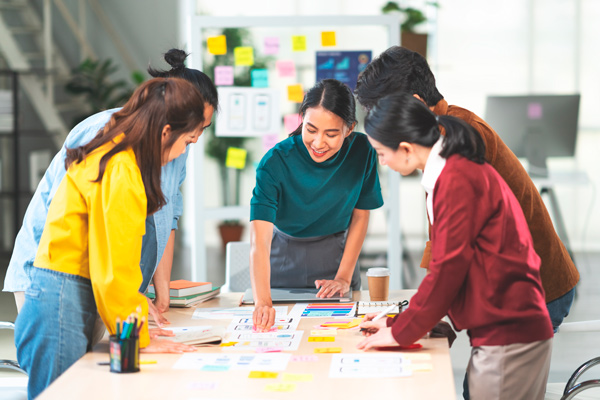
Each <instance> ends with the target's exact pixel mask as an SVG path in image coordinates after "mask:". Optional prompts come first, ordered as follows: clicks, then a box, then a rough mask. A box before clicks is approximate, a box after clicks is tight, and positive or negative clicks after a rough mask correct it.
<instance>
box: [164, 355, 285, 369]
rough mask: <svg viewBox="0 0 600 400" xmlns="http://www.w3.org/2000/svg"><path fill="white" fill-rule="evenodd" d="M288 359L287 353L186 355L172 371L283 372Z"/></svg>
mask: <svg viewBox="0 0 600 400" xmlns="http://www.w3.org/2000/svg"><path fill="white" fill-rule="evenodd" d="M290 357H291V354H289V353H262V354H258V353H254V354H251V353H186V354H183V355H182V356H181V357H180V358H179V360H177V362H176V363H175V364H174V365H173V369H192V370H202V371H229V370H250V371H284V370H285V369H286V368H287V364H288V362H289V360H290Z"/></svg>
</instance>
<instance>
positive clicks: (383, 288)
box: [367, 268, 390, 301]
mask: <svg viewBox="0 0 600 400" xmlns="http://www.w3.org/2000/svg"><path fill="white" fill-rule="evenodd" d="M367 279H368V281H369V296H370V298H371V301H386V300H387V299H388V296H389V293H390V270H389V269H387V268H369V269H368V270H367Z"/></svg>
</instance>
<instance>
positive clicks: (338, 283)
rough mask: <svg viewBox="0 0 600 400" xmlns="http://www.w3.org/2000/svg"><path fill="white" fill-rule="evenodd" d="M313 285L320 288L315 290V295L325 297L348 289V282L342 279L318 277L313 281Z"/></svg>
mask: <svg viewBox="0 0 600 400" xmlns="http://www.w3.org/2000/svg"><path fill="white" fill-rule="evenodd" d="M315 287H316V288H317V289H320V290H319V291H318V292H317V297H321V298H327V297H333V296H335V295H336V294H338V293H339V295H340V296H342V295H343V294H344V293H347V292H348V291H349V290H350V283H349V282H346V281H344V280H342V279H333V280H329V279H318V280H316V281H315Z"/></svg>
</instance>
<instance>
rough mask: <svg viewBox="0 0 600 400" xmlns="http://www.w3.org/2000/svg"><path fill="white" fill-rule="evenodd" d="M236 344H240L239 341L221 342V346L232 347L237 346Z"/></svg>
mask: <svg viewBox="0 0 600 400" xmlns="http://www.w3.org/2000/svg"><path fill="white" fill-rule="evenodd" d="M236 344H238V342H223V343H221V344H220V346H221V347H231V346H235V345H236Z"/></svg>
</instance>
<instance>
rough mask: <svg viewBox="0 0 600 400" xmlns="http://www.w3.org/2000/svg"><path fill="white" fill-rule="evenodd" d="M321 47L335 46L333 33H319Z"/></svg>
mask: <svg viewBox="0 0 600 400" xmlns="http://www.w3.org/2000/svg"><path fill="white" fill-rule="evenodd" d="M321 45H322V46H335V32H321Z"/></svg>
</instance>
